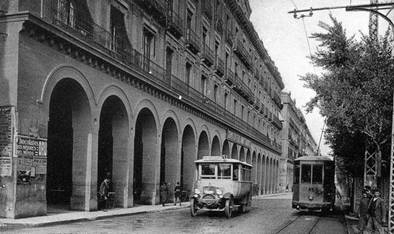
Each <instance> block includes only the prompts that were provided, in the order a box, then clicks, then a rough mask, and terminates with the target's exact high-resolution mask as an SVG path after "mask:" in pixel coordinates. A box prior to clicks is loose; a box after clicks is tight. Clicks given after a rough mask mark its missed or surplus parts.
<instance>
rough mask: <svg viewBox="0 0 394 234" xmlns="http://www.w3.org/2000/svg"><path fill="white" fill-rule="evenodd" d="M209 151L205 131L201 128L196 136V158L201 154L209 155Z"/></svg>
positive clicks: (200, 156) (199, 157) (201, 155)
mask: <svg viewBox="0 0 394 234" xmlns="http://www.w3.org/2000/svg"><path fill="white" fill-rule="evenodd" d="M209 153H210V152H209V137H208V134H207V132H206V131H205V130H203V131H201V133H200V136H199V137H198V151H197V158H198V159H201V158H202V157H203V156H206V155H209Z"/></svg>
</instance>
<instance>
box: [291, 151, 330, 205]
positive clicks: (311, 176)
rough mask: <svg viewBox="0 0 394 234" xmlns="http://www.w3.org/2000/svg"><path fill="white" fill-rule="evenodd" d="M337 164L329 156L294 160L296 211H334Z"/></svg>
mask: <svg viewBox="0 0 394 234" xmlns="http://www.w3.org/2000/svg"><path fill="white" fill-rule="evenodd" d="M334 176H335V163H334V160H333V159H332V158H331V157H327V156H303V157H299V158H297V159H295V160H294V179H293V201H292V207H293V208H294V209H309V210H318V209H321V210H322V211H323V212H326V211H328V210H333V208H334V203H335V184H334Z"/></svg>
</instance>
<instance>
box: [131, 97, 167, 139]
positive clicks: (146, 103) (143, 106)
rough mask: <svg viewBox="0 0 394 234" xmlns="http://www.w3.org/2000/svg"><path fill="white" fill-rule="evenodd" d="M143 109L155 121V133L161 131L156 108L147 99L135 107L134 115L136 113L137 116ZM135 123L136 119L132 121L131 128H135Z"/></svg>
mask: <svg viewBox="0 0 394 234" xmlns="http://www.w3.org/2000/svg"><path fill="white" fill-rule="evenodd" d="M143 109H148V110H149V111H150V112H151V113H152V115H153V118H154V120H155V124H156V132H160V130H161V129H160V126H161V122H160V118H159V113H158V111H157V108H156V106H155V104H153V102H152V101H151V100H149V99H142V100H140V101H139V102H138V104H137V105H136V108H135V110H134V113H138V114H139V113H141V110H143ZM136 121H137V118H135V119H134V124H133V126H135V124H136ZM134 129H135V128H134Z"/></svg>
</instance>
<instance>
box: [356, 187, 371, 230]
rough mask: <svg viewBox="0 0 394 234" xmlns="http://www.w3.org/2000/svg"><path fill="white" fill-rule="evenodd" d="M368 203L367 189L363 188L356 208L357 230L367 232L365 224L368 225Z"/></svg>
mask: <svg viewBox="0 0 394 234" xmlns="http://www.w3.org/2000/svg"><path fill="white" fill-rule="evenodd" d="M369 203H370V197H369V196H368V190H366V189H363V197H362V198H361V200H360V206H359V208H358V214H359V217H360V219H359V223H358V225H359V230H360V233H368V232H367V225H368V220H369V214H368V206H369Z"/></svg>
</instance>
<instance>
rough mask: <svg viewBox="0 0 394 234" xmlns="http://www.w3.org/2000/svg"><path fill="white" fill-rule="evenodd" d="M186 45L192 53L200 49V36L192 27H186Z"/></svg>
mask: <svg viewBox="0 0 394 234" xmlns="http://www.w3.org/2000/svg"><path fill="white" fill-rule="evenodd" d="M186 47H187V48H188V49H189V50H190V51H191V52H193V53H194V54H197V53H198V52H199V51H200V37H199V36H198V35H197V33H196V32H194V31H193V30H192V29H186Z"/></svg>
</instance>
